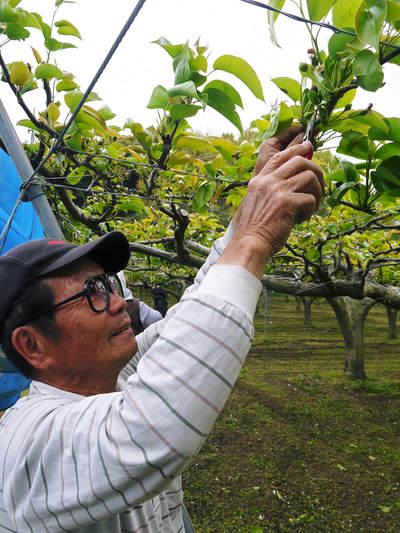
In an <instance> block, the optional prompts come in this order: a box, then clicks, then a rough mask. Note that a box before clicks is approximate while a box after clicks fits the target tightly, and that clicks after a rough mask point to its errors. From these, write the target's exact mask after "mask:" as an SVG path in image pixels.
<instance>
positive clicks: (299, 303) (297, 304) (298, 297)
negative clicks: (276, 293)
mask: <svg viewBox="0 0 400 533" xmlns="http://www.w3.org/2000/svg"><path fill="white" fill-rule="evenodd" d="M295 298H296V311H297V312H299V311H300V306H301V298H300V296H295Z"/></svg>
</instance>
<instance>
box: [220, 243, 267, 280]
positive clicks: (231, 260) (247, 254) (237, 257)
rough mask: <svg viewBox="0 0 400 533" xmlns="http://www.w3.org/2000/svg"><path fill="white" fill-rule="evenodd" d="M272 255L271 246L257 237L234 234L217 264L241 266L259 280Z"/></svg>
mask: <svg viewBox="0 0 400 533" xmlns="http://www.w3.org/2000/svg"><path fill="white" fill-rule="evenodd" d="M272 255H273V250H272V248H271V246H270V245H269V244H268V243H267V242H266V241H265V240H264V239H262V238H260V237H258V236H257V235H241V236H239V235H236V234H235V235H234V237H233V238H232V240H231V241H230V242H229V244H228V245H227V247H226V248H225V250H224V252H223V253H222V255H221V257H220V258H219V259H218V261H217V264H221V265H237V266H241V267H243V268H245V269H246V270H247V271H248V272H250V273H251V274H253V276H255V277H257V278H258V279H260V278H261V276H262V274H263V273H264V268H265V265H266V264H267V262H268V261H269V259H270V258H271V257H272Z"/></svg>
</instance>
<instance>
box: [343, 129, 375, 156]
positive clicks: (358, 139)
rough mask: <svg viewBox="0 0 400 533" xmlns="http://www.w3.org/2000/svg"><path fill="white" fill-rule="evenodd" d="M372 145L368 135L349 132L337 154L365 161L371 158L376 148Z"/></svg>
mask: <svg viewBox="0 0 400 533" xmlns="http://www.w3.org/2000/svg"><path fill="white" fill-rule="evenodd" d="M370 144H371V145H372V142H371V141H370V140H369V139H368V137H367V136H366V135H363V134H361V133H356V132H354V131H349V132H347V133H345V134H344V135H343V136H342V139H341V141H340V143H339V146H338V148H337V152H338V153H339V154H345V155H349V156H351V157H355V158H357V159H363V160H364V161H365V160H367V159H369V157H370V154H371V148H374V147H373V146H370Z"/></svg>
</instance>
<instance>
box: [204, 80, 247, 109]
mask: <svg viewBox="0 0 400 533" xmlns="http://www.w3.org/2000/svg"><path fill="white" fill-rule="evenodd" d="M208 89H217V90H218V91H221V92H223V93H224V94H226V96H227V97H228V98H229V99H230V100H232V102H233V103H234V104H235V105H238V106H239V107H241V108H242V109H243V102H242V98H241V96H240V94H239V93H238V92H237V90H236V89H235V88H234V87H232V85H230V84H229V83H226V82H225V81H222V80H214V81H210V83H207V85H206V86H205V87H204V89H203V91H204V92H205V93H206V92H207V91H208Z"/></svg>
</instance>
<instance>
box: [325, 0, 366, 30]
mask: <svg viewBox="0 0 400 533" xmlns="http://www.w3.org/2000/svg"><path fill="white" fill-rule="evenodd" d="M361 2H362V0H337V2H335V4H334V6H333V10H332V18H333V24H334V25H335V26H338V27H339V28H354V27H355V22H354V15H355V13H356V11H357V9H358V6H359V5H360V4H361Z"/></svg>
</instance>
